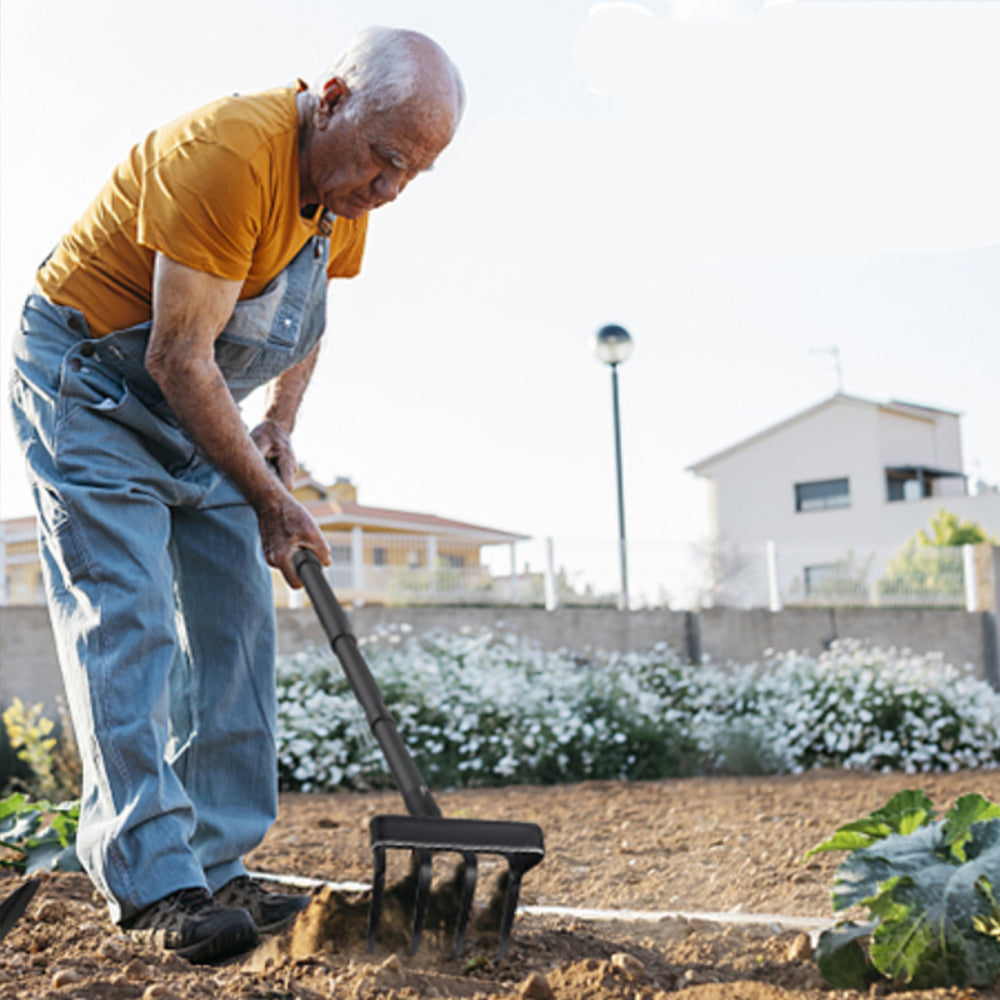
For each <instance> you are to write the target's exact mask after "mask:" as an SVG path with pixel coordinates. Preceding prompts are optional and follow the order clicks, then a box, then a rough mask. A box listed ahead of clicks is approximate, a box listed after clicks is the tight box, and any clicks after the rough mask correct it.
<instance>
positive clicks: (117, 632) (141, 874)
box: [11, 236, 329, 921]
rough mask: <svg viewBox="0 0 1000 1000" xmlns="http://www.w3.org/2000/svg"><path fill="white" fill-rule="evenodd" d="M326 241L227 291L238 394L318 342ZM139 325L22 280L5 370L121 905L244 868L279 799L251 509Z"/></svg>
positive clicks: (91, 791)
mask: <svg viewBox="0 0 1000 1000" xmlns="http://www.w3.org/2000/svg"><path fill="white" fill-rule="evenodd" d="M328 254H329V242H328V240H327V239H326V238H325V237H324V236H314V237H312V238H311V239H310V240H309V242H308V243H307V244H306V245H305V246H304V247H303V248H302V250H301V251H300V252H299V254H298V255H297V256H296V258H295V259H294V260H293V262H292V263H291V264H289V266H288V267H287V268H286V269H285V270H284V271H283V272H282V273H281V274H280V275H279V276H278V277H277V278H275V279H274V280H273V281H272V282H271V284H270V285H268V287H267V288H266V289H265V290H264V292H263V293H262V294H261V295H260V296H258V297H257V298H255V299H250V300H246V301H244V302H240V303H238V304H237V306H236V309H235V311H234V313H233V316H232V318H231V320H230V322H229V323H228V324H227V326H226V328H225V330H224V331H223V333H222V334H221V335H220V337H219V339H218V341H217V342H216V361H217V363H218V365H219V367H220V369H221V371H222V374H223V376H224V377H225V379H226V383H227V385H228V386H229V388H230V391H231V392H232V394H233V396H234V398H235V399H236V400H237V401H239V400H240V399H242V398H244V397H245V396H246V395H247V394H248V393H249V392H250V391H252V390H253V389H254V388H256V387H257V386H260V385H263V384H264V383H265V382H268V381H270V380H271V379H272V378H274V377H275V376H276V375H278V374H279V373H281V372H282V371H284V370H285V369H287V368H289V367H291V366H293V365H295V364H297V363H298V362H299V361H302V360H303V359H304V358H305V357H306V356H307V355H308V354H309V353H310V352H311V351H312V349H313V347H314V346H315V345H316V343H317V342H318V340H319V338H320V336H321V335H322V332H323V327H324V323H325V310H326V263H327V257H328ZM149 330H150V324H149V323H144V324H142V325H140V326H136V327H131V328H129V329H126V330H119V331H116V332H114V333H112V334H109V335H108V336H106V337H101V338H97V339H94V338H91V337H90V335H89V331H88V329H87V324H86V321H85V319H84V317H83V315H82V314H81V313H80V312H78V311H77V310H75V309H71V308H69V307H65V306H58V305H54V304H53V303H52V302H50V301H49V300H48V299H46V298H45V297H44V296H42V295H40V294H37V293H36V294H32V295H30V296H29V297H28V300H27V302H26V304H25V308H24V313H23V318H22V324H21V332H20V335H19V336H18V337H17V340H16V346H15V366H14V374H13V378H12V381H11V403H12V408H13V411H14V418H15V424H16V428H17V434H18V438H19V440H20V443H21V446H22V448H23V450H24V453H25V457H26V460H27V466H28V475H29V478H30V480H31V485H32V489H33V492H34V497H35V502H36V505H37V508H38V513H39V533H40V550H41V558H42V566H43V572H44V578H45V585H46V592H47V596H48V602H49V609H50V614H51V618H52V626H53V632H54V635H55V639H56V646H57V649H58V653H59V661H60V666H61V668H62V674H63V681H64V684H65V687H66V694H67V698H68V702H69V708H70V712H71V715H72V718H73V725H74V729H75V730H76V735H77V741H78V743H79V748H80V754H81V757H82V759H83V798H82V814H81V824H80V831H79V836H78V839H77V851H78V853H79V855H80V859H81V861H82V862H83V865H84V867H85V868H86V870H87V871H88V873H89V874H90V876H91V878H92V879H93V880H94V882H95V884H96V885H97V887H98V888H99V889H100V890H101V892H102V893H103V894H104V896H105V897H106V898H107V899H108V902H109V905H110V910H111V917H112V919H113V920H115V921H121V920H124V919H127V918H128V917H131V916H133V915H134V914H135V913H137V912H138V911H140V910H142V909H143V908H145V907H146V906H148V905H150V904H151V903H154V902H156V901H157V900H158V899H160V898H162V897H163V896H164V895H166V894H167V893H170V892H173V891H175V890H177V889H181V888H185V887H189V886H205V887H207V888H208V889H209V891H212V892H214V891H215V890H216V889H218V888H219V887H220V886H222V885H224V884H225V883H226V882H228V881H229V880H230V879H232V878H234V877H236V876H237V875H242V874H244V871H245V869H244V868H243V863H242V860H241V859H242V857H243V855H244V854H245V853H247V852H248V851H249V850H251V849H252V848H253V847H255V846H256V845H257V844H258V843H259V842H260V841H261V839H262V838H263V836H264V833H265V832H266V831H267V829H268V827H269V826H270V825H271V823H273V821H274V819H275V816H276V814H277V765H276V760H275V733H274V729H275V685H274V656H275V636H274V610H273V602H272V595H271V577H270V571H269V569H268V567H267V565H266V564H265V562H264V558H263V555H262V552H261V545H260V539H259V535H258V529H257V517H256V514H255V513H254V511H253V509H252V508H251V507H250V506H249V505H248V504H247V503H246V501H245V500H244V498H243V496H242V494H241V493H240V492H239V491H238V490H237V488H236V487H235V486H234V484H233V483H232V482H230V481H229V480H228V479H227V478H226V477H225V476H224V475H222V474H221V473H220V472H219V471H218V470H217V469H216V468H215V466H214V465H213V464H212V463H211V462H210V461H209V460H208V459H207V458H206V457H205V456H204V455H203V454H202V453H201V451H200V450H199V449H198V447H197V446H196V445H195V444H194V442H193V441H192V440H191V438H190V437H189V436H188V435H187V434H186V433H185V432H184V431H183V430H182V429H181V428H180V426H179V424H178V422H177V420H176V418H175V417H174V415H173V413H172V412H171V410H170V408H169V406H168V405H167V403H166V401H165V400H164V398H163V396H162V394H161V393H160V390H159V388H158V387H157V385H156V384H155V382H154V381H153V380H152V378H151V377H150V376H149V374H148V372H147V371H146V369H145V366H144V363H143V358H144V355H145V350H146V343H147V340H148V337H149Z"/></svg>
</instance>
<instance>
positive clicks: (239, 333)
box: [215, 271, 301, 376]
mask: <svg viewBox="0 0 1000 1000" xmlns="http://www.w3.org/2000/svg"><path fill="white" fill-rule="evenodd" d="M287 291H288V274H287V272H286V271H282V272H281V273H280V274H279V275H278V276H277V277H276V278H275V279H274V280H273V281H271V283H270V284H269V285H268V286H267V287H266V288H265V289H264V291H263V292H261V293H260V295H258V296H256V297H255V298H252V299H244V300H243V301H242V302H237V303H236V308H235V309H234V310H233V315H232V316H230V317H229V322H228V323H227V324H226V325H225V328H224V329H223V331H222V333H220V334H219V336H218V337H217V338H216V341H215V363H216V364H217V365H218V366H219V369H220V370H221V372H222V374H223V376H226V375H239V374H242V373H244V372H247V371H249V370H250V369H251V368H253V369H257V370H263V369H270V368H272V367H273V368H274V370H275V374H277V373H278V372H280V371H283V370H284V369H285V368H286V367H287V366H288V361H289V358H290V357H292V356H293V355H294V353H295V349H296V346H297V344H298V338H299V331H300V329H301V324H300V323H299V322H297V321H296V318H295V316H294V315H288V314H287V313H288V310H285V309H282V304H283V303H284V302H285V298H286V293H287Z"/></svg>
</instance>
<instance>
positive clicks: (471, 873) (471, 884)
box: [452, 852, 478, 958]
mask: <svg viewBox="0 0 1000 1000" xmlns="http://www.w3.org/2000/svg"><path fill="white" fill-rule="evenodd" d="M462 858H463V863H464V866H465V881H464V882H463V884H462V903H461V905H460V907H459V910H458V920H457V921H456V923H455V947H454V948H453V949H452V957H453V958H458V956H459V955H461V954H462V946H463V945H464V944H465V932H466V931H467V930H468V929H469V917H471V916H472V901H473V899H474V898H475V895H476V876H477V874H478V867H477V865H478V862H477V860H476V856H475V854H472V853H471V852H470V853H466V854H463V855H462Z"/></svg>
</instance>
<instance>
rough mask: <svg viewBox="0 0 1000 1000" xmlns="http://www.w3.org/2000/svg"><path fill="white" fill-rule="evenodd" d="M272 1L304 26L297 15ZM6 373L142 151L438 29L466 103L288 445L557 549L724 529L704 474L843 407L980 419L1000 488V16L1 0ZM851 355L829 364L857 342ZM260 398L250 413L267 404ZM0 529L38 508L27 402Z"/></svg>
mask: <svg viewBox="0 0 1000 1000" xmlns="http://www.w3.org/2000/svg"><path fill="white" fill-rule="evenodd" d="M279 10H280V15H279V14H278V11H279ZM0 18H2V20H0V39H2V42H0V44H2V51H0V73H2V79H0V122H2V132H0V363H2V379H3V385H4V389H5V390H6V384H7V379H8V375H9V369H10V364H9V356H10V347H11V343H12V340H13V338H14V337H15V336H16V335H17V329H18V316H19V311H20V306H21V302H22V300H23V297H24V295H25V294H26V292H27V291H28V289H29V288H30V285H31V281H32V276H33V273H34V270H35V268H36V267H37V264H38V263H39V262H40V261H41V259H42V258H43V257H44V256H45V254H46V253H47V252H48V250H49V249H50V247H51V246H52V245H53V244H54V243H55V242H56V241H57V240H58V238H59V237H60V235H61V234H62V233H63V232H64V230H65V229H66V228H67V227H68V226H69V224H70V223H71V222H72V221H73V220H74V218H75V217H76V216H78V215H79V214H80V213H81V212H82V210H83V209H84V208H85V206H86V204H87V203H88V202H89V200H90V199H91V198H92V197H93V195H94V194H96V192H97V190H98V189H99V187H100V186H101V184H102V183H103V182H104V180H105V178H106V176H107V175H108V173H109V172H110V170H111V168H112V167H113V165H114V164H115V163H116V162H117V161H119V160H120V159H122V158H123V157H124V156H125V154H126V153H127V152H128V150H129V148H130V147H131V146H132V145H133V144H134V143H136V142H137V141H139V140H140V139H141V138H142V137H143V136H144V135H145V134H146V133H147V132H148V131H149V130H150V129H152V128H153V127H155V126H157V125H158V124H161V123H163V122H165V121H168V120H169V119H171V118H173V117H174V116H176V115H177V114H179V113H181V112H183V111H186V110H189V109H191V108H194V107H196V106H198V105H200V104H202V103H205V102H207V101H209V100H212V99H214V98H216V97H219V96H222V95H224V94H227V93H231V92H234V91H239V92H251V91H254V90H258V89H265V88H268V87H271V86H275V85H280V84H282V83H286V82H288V81H290V80H292V79H294V78H295V77H297V76H301V77H304V78H306V79H307V80H313V79H315V78H317V77H318V76H320V75H321V74H322V72H323V71H324V69H326V68H327V67H329V66H330V65H331V64H332V63H333V62H334V60H335V57H336V55H337V54H338V52H339V51H340V50H341V49H342V48H343V47H344V45H345V44H346V43H347V41H348V40H349V39H350V37H351V36H353V34H354V33H355V32H356V31H358V30H360V29H361V28H363V27H365V26H367V25H369V24H388V25H394V26H400V27H409V28H415V29H418V30H422V31H425V32H427V33H428V34H430V35H431V36H432V37H434V38H435V39H437V40H438V41H439V42H440V43H441V44H442V45H443V46H444V47H445V48H446V49H447V50H448V52H449V53H450V54H451V56H452V57H453V59H454V60H455V62H456V63H457V64H458V65H459V67H460V68H461V70H462V73H463V75H464V78H465V82H466V86H467V89H468V93H469V105H468V111H467V114H466V117H465V120H464V121H463V124H462V126H461V129H460V132H459V134H458V136H457V137H456V139H455V141H454V142H453V144H452V146H451V147H450V148H449V149H448V150H446V151H445V153H444V154H443V155H442V156H441V158H440V160H439V161H438V165H437V167H436V168H435V170H434V171H433V172H431V173H430V174H428V175H426V176H424V177H421V178H420V179H418V180H417V181H415V182H414V183H413V184H412V185H411V186H410V187H409V188H408V189H407V191H406V192H405V194H404V195H403V196H402V197H401V198H400V200H399V201H398V202H396V203H395V204H393V205H389V206H386V207H384V208H383V209H381V210H379V211H377V212H376V213H374V214H373V216H372V219H371V223H370V228H369V241H368V249H367V252H366V257H365V262H364V265H363V269H362V273H361V275H360V276H359V277H358V278H357V279H354V280H351V281H338V282H335V283H334V285H333V286H332V288H331V295H330V305H329V322H328V333H327V337H326V340H327V343H326V346H325V348H324V352H323V355H322V357H321V360H320V364H319V367H318V370H317V372H316V375H315V378H314V382H313V386H312V389H311V392H310V393H309V395H308V396H307V398H306V401H305V403H304V405H303V409H302V411H301V416H300V421H299V427H298V429H297V430H296V434H295V438H294V443H295V446H296V450H297V454H298V457H299V459H300V461H301V462H302V463H303V464H305V465H306V466H307V467H308V468H309V469H310V471H311V472H312V473H313V474H314V476H315V477H316V478H318V479H320V480H323V481H327V482H332V480H333V479H334V478H335V477H337V476H346V477H349V478H351V479H352V480H353V481H354V482H355V484H356V485H357V486H358V489H359V500H360V502H362V503H366V504H371V505H374V506H385V507H396V508H401V509H406V510H414V511H422V512H427V513H434V514H438V515H440V516H443V517H449V518H455V519H459V520H466V521H471V522H474V523H478V524H483V525H488V526H490V527H495V528H500V529H503V530H509V531H513V532H518V533H522V534H525V535H530V536H533V537H534V538H538V539H541V538H545V537H550V536H551V537H555V538H556V539H557V540H558V539H574V540H578V541H581V542H594V543H595V544H596V543H604V542H612V543H613V541H614V539H615V537H616V534H617V513H616V493H615V467H614V444H613V433H612V426H613V424H612V410H611V388H610V373H609V369H608V368H607V367H606V366H604V365H602V364H600V363H599V362H598V361H597V360H596V358H595V357H594V355H593V352H592V338H593V335H594V333H595V332H596V331H597V330H598V329H599V328H600V327H601V326H603V325H604V324H606V323H618V324H621V325H624V326H625V327H626V328H627V329H628V330H629V331H630V332H631V334H632V336H633V338H634V342H635V349H634V352H633V355H632V357H631V358H630V359H629V360H628V361H627V362H626V363H625V364H623V365H622V366H621V367H620V369H619V378H620V389H621V426H622V446H623V459H624V484H625V508H626V519H627V525H628V534H629V538H630V540H632V541H635V542H638V543H640V544H641V543H650V544H652V543H675V542H677V543H681V542H683V543H687V542H698V541H701V540H704V539H705V537H706V536H707V534H708V531H709V515H708V507H707V491H706V487H705V484H704V482H703V481H701V480H699V479H698V478H697V477H695V476H694V475H693V474H692V473H690V472H687V471H685V470H686V467H687V466H689V465H690V464H691V463H693V462H696V461H698V460H699V459H701V458H704V457H705V456H707V455H709V454H712V453H714V452H716V451H718V450H721V449H723V448H725V447H727V446H729V445H731V444H733V443H735V442H736V441H738V440H740V439H742V438H744V437H746V436H749V435H750V434H751V433H754V432H756V431H758V430H761V429H762V428H764V427H767V426H769V425H771V424H773V423H776V422H778V421H780V420H783V419H784V418H786V417H788V416H790V415H792V414H794V413H796V412H798V411H800V410H803V409H805V408H807V407H809V406H812V405H814V404H815V403H817V402H819V401H820V400H822V399H824V398H826V397H828V396H829V395H831V394H832V393H833V392H835V391H836V390H837V389H838V375H837V365H836V361H837V358H838V357H839V362H840V367H841V371H842V381H841V382H840V383H839V385H840V386H841V387H842V388H843V390H844V391H846V392H848V393H851V394H854V395H859V396H862V397H865V398H869V399H874V400H878V401H884V400H889V399H902V400H906V401H909V402H916V403H921V404H924V405H930V406H939V407H942V408H944V409H949V410H956V411H959V412H961V413H962V414H963V420H962V427H963V436H964V456H965V463H966V471H967V472H968V473H969V475H970V476H971V477H972V478H973V479H980V478H981V479H983V480H985V481H987V482H990V483H998V482H1000V441H998V429H1000V391H998V377H1000V182H998V180H997V179H998V178H1000V130H998V128H997V119H996V95H997V94H998V93H1000V60H997V58H996V45H997V39H998V38H1000V3H996V2H990V0H979V2H974V0H973V2H958V0H956V2H951V0H926V2H910V0H894V2H871V0H869V2H850V0H800V2H796V0H792V2H788V0H781V2H767V3H764V2H761V0H675V2H673V3H671V2H668V0H648V2H646V3H645V4H641V3H627V4H623V3H606V4H591V3H588V2H585V0H476V2H470V0H406V2H403V0H341V2H338V3H317V2H312V0H283V2H282V3H281V4H274V3H269V4H266V5H265V4H264V3H262V2H261V0H241V2H239V3H236V2H230V0H211V2H206V0H198V2H194V0H172V2H171V3H169V4H167V3H146V4H136V3H134V2H131V0H130V2H123V0H72V2H69V0H49V2H47V3H44V4H42V3H38V2H37V0H4V2H3V5H2V7H0ZM832 348H836V349H837V351H838V355H837V356H835V355H834V354H833V353H832V352H831V349H832ZM259 412H260V409H259V404H258V403H256V402H255V401H253V400H251V402H250V403H249V404H248V406H247V410H246V414H247V420H248V421H251V422H252V421H253V420H254V419H255V418H256V416H257V415H258V414H259ZM0 432H2V436H0V446H2V447H0V514H2V516H3V517H5V518H6V517H14V516H20V515H23V514H27V513H30V512H31V501H30V496H29V493H28V489H27V485H26V482H25V480H24V475H23V471H22V465H21V458H20V455H19V453H18V449H17V446H16V444H15V443H14V441H13V434H12V427H11V420H10V417H9V414H8V412H7V405H6V400H5V402H4V412H3V414H2V422H0Z"/></svg>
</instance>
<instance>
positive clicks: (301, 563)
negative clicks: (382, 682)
mask: <svg viewBox="0 0 1000 1000" xmlns="http://www.w3.org/2000/svg"><path fill="white" fill-rule="evenodd" d="M292 566H293V567H294V569H295V572H296V573H297V574H298V576H299V579H300V580H301V581H302V584H303V586H304V587H305V588H306V593H307V594H308V595H309V600H310V601H312V605H313V608H315V610H316V616H317V617H318V618H319V621H320V625H322V626H323V631H324V632H325V633H326V635H327V638H328V639H329V640H330V646H331V648H332V649H333V652H334V655H335V656H336V657H337V659H338V660H339V661H340V665H341V667H342V668H343V670H344V674H345V675H346V677H347V680H348V683H349V684H350V685H351V690H352V691H353V692H354V696H355V698H357V699H358V703H359V704H360V705H361V708H362V710H363V711H364V713H365V718H366V719H367V720H368V726H369V728H370V729H371V732H372V735H373V736H374V737H375V739H376V741H377V742H378V745H379V747H381V749H382V755H383V756H384V757H385V761H386V763H387V764H388V765H389V770H390V771H391V772H392V776H393V778H395V779H396V784H397V785H398V786H399V791H400V794H401V795H402V796H403V801H404V802H405V803H406V810H407V812H408V813H409V814H410V815H411V816H440V815H441V810H440V809H439V808H438V804H437V803H436V802H435V801H434V796H433V795H431V793H430V790H429V789H428V787H427V785H426V783H425V782H424V779H423V776H422V775H421V774H420V771H419V770H418V769H417V765H416V764H415V763H414V762H413V758H412V757H411V756H410V752H409V750H407V749H406V744H405V743H403V738H402V737H401V736H400V735H399V730H398V729H397V727H396V720H395V719H394V718H393V717H392V713H391V712H390V711H389V709H388V708H387V707H386V704H385V701H384V700H383V698H382V692H381V690H380V689H379V686H378V682H377V681H376V680H375V678H374V677H373V676H372V672H371V670H370V669H369V668H368V664H367V663H366V662H365V659H364V657H363V656H362V655H361V651H360V650H359V649H358V640H357V638H356V636H355V635H354V631H353V629H352V628H351V623H350V620H349V619H348V617H347V615H346V614H345V612H344V609H343V608H342V607H341V606H340V602H339V601H338V600H337V598H336V595H335V594H334V592H333V590H332V589H331V588H330V584H329V583H327V580H326V575H325V573H324V572H323V566H322V564H321V563H320V561H319V559H318V557H317V556H316V554H315V553H314V552H311V551H310V550H309V549H299V550H298V551H297V552H296V553H295V554H294V555H293V556H292Z"/></svg>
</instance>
